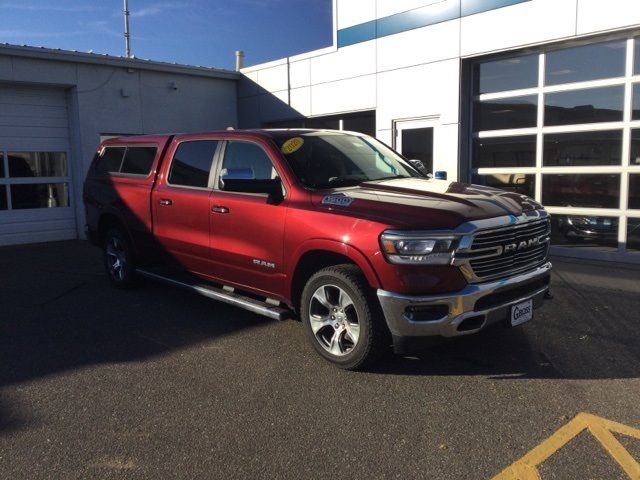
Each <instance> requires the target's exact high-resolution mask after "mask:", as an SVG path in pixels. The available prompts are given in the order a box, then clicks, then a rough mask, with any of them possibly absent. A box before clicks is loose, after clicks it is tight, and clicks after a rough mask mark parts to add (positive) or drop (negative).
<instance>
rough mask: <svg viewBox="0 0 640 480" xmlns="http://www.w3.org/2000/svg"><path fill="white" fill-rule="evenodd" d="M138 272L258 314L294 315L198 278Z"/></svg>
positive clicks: (270, 315) (286, 310) (137, 271)
mask: <svg viewBox="0 0 640 480" xmlns="http://www.w3.org/2000/svg"><path fill="white" fill-rule="evenodd" d="M136 273H137V274H139V275H140V276H142V277H146V278H150V279H151V280H156V281H158V282H162V283H166V284H168V285H173V286H174V287H179V288H182V289H185V290H190V291H192V292H195V293H197V294H199V295H203V296H205V297H208V298H211V299H213V300H218V301H220V302H224V303H227V304H229V305H233V306H234V307H240V308H243V309H245V310H248V311H250V312H253V313H257V314H258V315H264V316H265V317H269V318H273V319H274V320H286V319H288V318H291V316H292V312H291V310H289V309H287V308H283V307H280V306H276V305H272V304H269V303H267V302H261V301H260V300H256V299H254V298H250V297H245V296H244V295H240V294H238V293H235V292H228V291H226V290H223V289H222V288H216V287H212V286H209V285H205V284H202V283H197V282H196V279H194V280H193V281H192V280H191V279H177V278H173V277H169V276H167V275H160V274H158V273H155V272H152V271H149V270H145V269H142V268H138V269H136Z"/></svg>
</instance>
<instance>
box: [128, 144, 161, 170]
mask: <svg viewBox="0 0 640 480" xmlns="http://www.w3.org/2000/svg"><path fill="white" fill-rule="evenodd" d="M155 157H156V147H127V153H125V155H124V161H123V162H122V168H121V169H120V172H121V173H130V174H133V175H147V174H149V172H150V171H151V165H153V160H154V159H155Z"/></svg>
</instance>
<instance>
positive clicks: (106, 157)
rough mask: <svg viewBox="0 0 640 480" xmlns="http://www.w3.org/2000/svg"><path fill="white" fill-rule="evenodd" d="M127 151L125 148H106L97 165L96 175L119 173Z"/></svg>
mask: <svg viewBox="0 0 640 480" xmlns="http://www.w3.org/2000/svg"><path fill="white" fill-rule="evenodd" d="M125 150H126V149H125V148H124V147H105V148H104V149H103V150H102V155H101V156H100V158H99V159H98V163H97V164H96V167H95V168H96V173H99V174H104V173H108V172H119V171H120V164H121V163H122V157H123V156H124V151H125Z"/></svg>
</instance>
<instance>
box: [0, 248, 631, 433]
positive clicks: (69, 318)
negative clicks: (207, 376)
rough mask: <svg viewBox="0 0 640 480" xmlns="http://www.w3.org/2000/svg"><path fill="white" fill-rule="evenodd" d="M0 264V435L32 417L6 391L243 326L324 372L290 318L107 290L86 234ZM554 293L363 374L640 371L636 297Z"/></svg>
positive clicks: (18, 251)
mask: <svg viewBox="0 0 640 480" xmlns="http://www.w3.org/2000/svg"><path fill="white" fill-rule="evenodd" d="M0 272H1V275H2V282H0V283H1V284H2V288H1V289H0V305H2V310H1V317H0V394H2V393H4V394H8V395H9V396H8V397H0V432H2V431H6V430H13V429H17V428H23V427H25V426H26V425H28V423H29V421H28V420H25V419H24V416H23V415H22V414H21V413H20V412H19V411H18V410H17V407H14V406H13V404H12V402H11V401H10V400H11V397H12V396H13V394H14V392H13V390H15V389H11V391H10V390H9V389H6V388H3V387H7V386H10V385H17V384H23V383H27V382H32V381H34V380H38V379H45V380H46V379H47V378H48V377H51V376H54V375H56V376H57V375H64V374H66V373H69V372H72V371H76V370H79V369H83V368H87V367H91V366H94V365H100V364H118V363H125V362H135V361H143V360H145V359H149V358H153V357H160V356H163V355H166V354H170V353H172V352H174V351H178V350H180V349H183V348H187V347H191V346H195V345H197V344H199V343H207V344H211V343H212V342H216V340H218V339H220V338H221V337H224V336H226V335H230V334H238V335H244V336H246V342H245V340H243V341H242V344H243V345H244V346H245V347H246V348H247V349H253V348H258V345H253V344H252V343H253V342H257V341H258V340H257V339H256V337H257V336H255V335H251V334H250V333H249V332H248V331H249V330H251V329H254V328H257V327H262V328H273V329H282V332H280V331H278V335H275V338H277V339H278V342H281V344H273V345H272V347H273V348H274V349H278V351H279V354H280V355H281V356H282V355H284V356H286V359H287V364H290V365H291V368H296V369H297V368H304V369H308V370H309V375H308V378H310V379H311V378H314V373H315V374H317V370H318V369H319V368H321V369H324V368H325V366H322V367H319V366H318V363H316V362H307V361H303V359H302V358H297V359H296V357H300V351H301V349H300V348H299V346H297V344H298V343H301V342H306V338H305V336H304V332H303V330H302V328H301V327H300V325H298V324H297V322H283V323H275V322H273V321H271V320H267V319H264V318H262V317H259V316H257V315H253V314H251V313H248V312H246V311H244V310H240V309H236V308H233V307H230V306H227V305H224V304H221V303H217V302H213V301H211V300H208V299H205V298H202V297H198V296H196V295H193V294H191V293H189V292H183V291H180V290H176V289H173V288H170V287H165V286H162V285H159V284H155V283H151V282H143V284H142V285H141V286H140V287H139V288H137V289H135V290H132V291H122V290H117V289H114V288H113V287H112V286H111V285H110V283H109V282H108V280H107V278H106V276H105V275H104V274H103V271H102V264H101V256H100V251H99V250H98V249H96V248H94V247H91V246H89V245H88V244H87V243H86V242H77V241H76V242H58V243H53V244H48V245H46V246H44V245H27V246H21V247H8V248H4V249H2V250H0ZM553 291H554V294H555V299H554V300H552V301H550V302H547V304H546V305H545V306H544V308H543V309H542V310H540V311H538V312H536V318H535V319H534V321H533V322H531V323H530V324H528V325H526V326H523V327H521V328H516V329H507V328H492V329H490V330H487V331H485V332H482V333H480V334H478V335H473V336H469V337H463V338H458V339H437V340H434V341H431V342H429V344H427V345H425V346H424V347H423V348H422V349H421V350H420V351H418V352H417V353H415V354H412V355H405V356H393V355H388V356H387V357H386V358H385V359H384V360H383V361H382V362H381V363H379V364H378V365H377V366H376V367H374V368H372V369H371V370H370V371H369V372H367V373H363V375H372V374H382V375H405V376H407V375H408V376H413V375H422V376H457V375H479V376H487V377H493V378H505V379H513V378H522V379H532V378H558V379H614V378H635V377H638V376H640V322H638V319H637V313H636V312H638V311H639V310H640V308H639V307H640V299H639V298H638V295H637V294H634V293H627V292H619V291H613V290H609V291H608V290H603V289H602V288H596V287H583V288H578V287H576V285H574V284H571V283H568V282H566V281H564V280H563V279H562V278H561V277H558V276H557V275H556V276H554V278H553ZM291 337H293V338H291ZM293 344H295V345H296V346H292V345H293ZM269 348H270V347H269ZM305 348H306V349H307V350H306V351H307V352H308V355H309V356H312V355H314V353H312V352H311V350H312V349H311V347H310V346H308V345H305ZM274 353H275V352H274ZM211 354H212V355H216V354H220V355H224V352H214V351H212V353H211ZM268 355H269V353H268V352H267V353H266V358H265V359H264V361H265V362H269V358H268ZM289 362H290V363H289ZM317 362H322V360H321V359H320V358H319V357H318V358H317ZM314 370H315V372H314ZM356 375H359V374H356ZM3 390H5V392H3ZM7 399H8V400H9V401H7Z"/></svg>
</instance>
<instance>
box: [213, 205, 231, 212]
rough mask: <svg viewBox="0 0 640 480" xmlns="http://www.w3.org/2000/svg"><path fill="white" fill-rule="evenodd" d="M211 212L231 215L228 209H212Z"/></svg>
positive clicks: (219, 207)
mask: <svg viewBox="0 0 640 480" xmlns="http://www.w3.org/2000/svg"><path fill="white" fill-rule="evenodd" d="M211 211H212V212H213V213H229V209H228V208H227V207H221V206H218V207H211Z"/></svg>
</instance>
